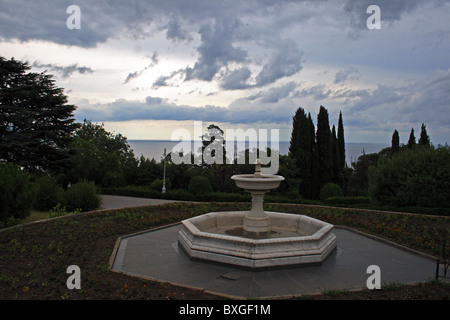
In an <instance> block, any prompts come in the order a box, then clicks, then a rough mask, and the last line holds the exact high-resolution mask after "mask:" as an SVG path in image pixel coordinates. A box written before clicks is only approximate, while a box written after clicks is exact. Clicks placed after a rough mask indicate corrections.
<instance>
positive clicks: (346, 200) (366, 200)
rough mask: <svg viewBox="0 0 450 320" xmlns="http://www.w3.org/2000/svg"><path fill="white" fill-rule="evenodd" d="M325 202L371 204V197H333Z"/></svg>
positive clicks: (331, 203) (333, 203)
mask: <svg viewBox="0 0 450 320" xmlns="http://www.w3.org/2000/svg"><path fill="white" fill-rule="evenodd" d="M323 202H324V204H329V205H355V204H370V198H369V197H331V198H327V199H325V200H324V201H323Z"/></svg>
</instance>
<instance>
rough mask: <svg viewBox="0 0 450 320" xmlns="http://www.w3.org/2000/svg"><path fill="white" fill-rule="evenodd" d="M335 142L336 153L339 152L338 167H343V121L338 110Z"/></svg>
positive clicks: (344, 164) (344, 163) (344, 165)
mask: <svg viewBox="0 0 450 320" xmlns="http://www.w3.org/2000/svg"><path fill="white" fill-rule="evenodd" d="M337 142H338V153H339V167H340V168H341V169H344V168H345V167H346V162H345V138H344V122H343V121H342V112H339V121H338V129H337Z"/></svg>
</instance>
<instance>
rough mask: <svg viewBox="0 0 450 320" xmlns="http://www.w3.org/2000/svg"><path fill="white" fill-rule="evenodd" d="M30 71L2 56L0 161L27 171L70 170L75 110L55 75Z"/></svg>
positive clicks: (22, 63)
mask: <svg viewBox="0 0 450 320" xmlns="http://www.w3.org/2000/svg"><path fill="white" fill-rule="evenodd" d="M30 68H31V67H30V66H29V65H28V63H26V62H21V61H17V60H14V58H12V59H11V60H6V59H4V58H3V57H0V115H1V117H0V159H1V160H4V161H8V162H12V163H15V164H16V165H20V166H22V167H24V168H28V169H44V170H47V169H50V170H58V169H61V168H67V165H68V163H67V159H68V153H67V151H68V149H67V146H68V144H69V142H70V141H71V135H72V133H73V131H74V130H75V129H76V128H77V127H78V124H77V123H76V122H75V119H74V116H73V112H74V111H75V109H76V107H75V106H74V105H71V104H67V101H68V100H67V97H66V96H65V95H64V93H63V89H62V88H58V87H56V85H55V81H54V80H53V76H52V75H48V74H46V73H45V72H43V73H34V72H29V70H30Z"/></svg>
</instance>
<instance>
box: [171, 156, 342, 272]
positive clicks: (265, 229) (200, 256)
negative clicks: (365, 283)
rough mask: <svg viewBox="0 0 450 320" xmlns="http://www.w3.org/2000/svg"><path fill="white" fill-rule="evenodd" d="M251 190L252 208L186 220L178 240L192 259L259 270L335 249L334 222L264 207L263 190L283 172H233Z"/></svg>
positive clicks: (275, 185)
mask: <svg viewBox="0 0 450 320" xmlns="http://www.w3.org/2000/svg"><path fill="white" fill-rule="evenodd" d="M231 179H233V180H234V181H235V182H236V185H237V186H238V187H239V188H242V189H244V190H246V191H247V192H249V193H250V194H251V195H252V207H251V210H250V211H227V212H210V213H207V214H203V215H201V216H197V217H193V218H190V219H186V220H183V221H182V228H181V230H180V231H179V233H178V243H179V244H180V246H181V247H182V248H183V250H184V251H185V252H186V253H187V255H188V256H189V257H190V258H191V259H195V260H206V261H212V262H219V263H225V264H231V265H235V266H239V267H245V268H251V269H258V268H268V267H279V266H291V265H302V264H309V263H321V262H322V261H324V260H325V259H326V257H327V256H328V255H329V254H330V253H331V252H333V250H334V249H335V248H336V236H335V235H334V234H333V233H332V229H333V225H331V224H329V223H326V222H324V221H321V220H317V219H314V218H311V217H308V216H305V215H297V214H287V213H280V212H266V211H264V209H263V200H264V194H266V193H267V192H269V191H270V190H273V189H276V188H278V187H279V185H280V183H281V182H282V181H283V180H284V177H282V176H279V175H272V174H262V173H261V161H260V160H259V159H258V160H257V163H256V169H255V173H254V174H241V175H234V176H232V177H231Z"/></svg>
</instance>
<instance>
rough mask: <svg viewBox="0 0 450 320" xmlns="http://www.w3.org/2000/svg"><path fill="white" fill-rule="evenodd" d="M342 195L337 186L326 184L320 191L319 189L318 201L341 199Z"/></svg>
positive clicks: (330, 183)
mask: <svg viewBox="0 0 450 320" xmlns="http://www.w3.org/2000/svg"><path fill="white" fill-rule="evenodd" d="M342 196H344V193H343V192H342V189H341V187H339V186H338V185H337V184H335V183H332V182H328V183H327V184H325V185H324V186H323V187H322V189H320V200H322V201H325V200H326V199H328V198H331V197H342Z"/></svg>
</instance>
